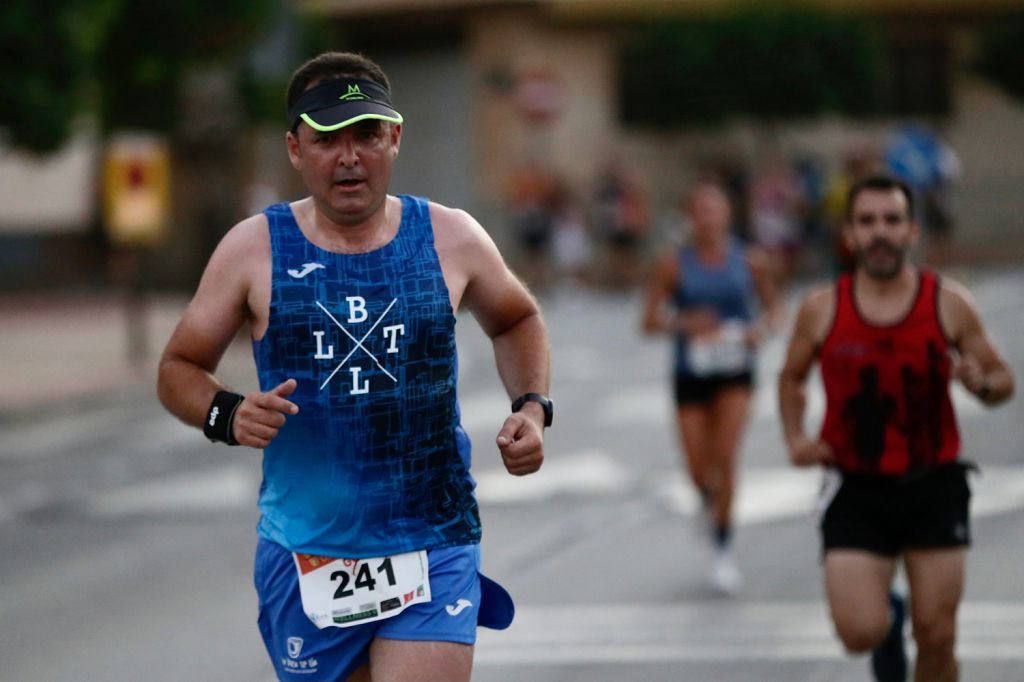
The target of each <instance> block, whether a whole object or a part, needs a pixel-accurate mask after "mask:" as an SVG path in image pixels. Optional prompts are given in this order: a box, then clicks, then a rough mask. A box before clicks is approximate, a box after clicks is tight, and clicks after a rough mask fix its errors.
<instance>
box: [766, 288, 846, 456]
mask: <svg viewBox="0 0 1024 682" xmlns="http://www.w3.org/2000/svg"><path fill="white" fill-rule="evenodd" d="M832 300H833V293H832V288H831V287H828V288H826V289H822V290H819V291H817V292H814V293H812V294H810V295H809V296H808V297H807V298H805V299H804V301H803V303H802V304H801V306H800V311H799V312H798V313H797V318H796V322H795V324H794V325H793V334H792V336H791V337H790V341H789V346H788V348H787V350H786V361H785V364H784V365H783V367H782V371H781V372H780V373H779V415H780V418H781V421H782V429H783V435H784V437H785V440H786V446H787V448H788V449H789V457H790V460H792V462H793V464H795V465H797V466H811V465H814V464H827V463H830V462H831V461H832V452H831V450H830V449H829V447H828V446H827V445H826V444H825V443H822V442H820V441H818V440H815V439H811V438H809V437H808V436H807V433H806V432H805V430H804V413H805V411H806V405H807V396H806V385H807V376H808V374H809V372H810V370H811V367H812V365H813V364H814V357H815V354H816V352H817V347H818V344H819V343H820V342H821V340H822V336H823V333H824V332H823V328H824V326H825V325H827V324H828V322H827V320H829V319H831V315H832V308H833V307H834V304H833V302H832Z"/></svg>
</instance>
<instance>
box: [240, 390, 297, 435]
mask: <svg viewBox="0 0 1024 682" xmlns="http://www.w3.org/2000/svg"><path fill="white" fill-rule="evenodd" d="M296 386H298V382H296V381H295V379H288V380H287V381H284V382H282V383H280V384H279V385H278V386H277V387H275V388H274V389H273V390H270V391H267V392H266V393H260V392H259V391H254V392H252V393H250V394H249V395H247V396H245V400H243V401H242V404H241V405H239V406H238V409H237V410H236V411H235V419H234V422H233V423H232V430H233V431H234V436H235V440H237V441H238V444H239V445H248V446H249V447H251V448H265V447H267V446H268V445H269V444H270V441H272V440H274V438H276V437H277V432H278V430H279V429H280V428H281V427H282V426H284V422H285V415H286V414H298V412H299V406H298V405H296V404H295V403H293V402H291V401H290V400H287V398H288V396H290V395H291V394H292V393H294V392H295V388H296Z"/></svg>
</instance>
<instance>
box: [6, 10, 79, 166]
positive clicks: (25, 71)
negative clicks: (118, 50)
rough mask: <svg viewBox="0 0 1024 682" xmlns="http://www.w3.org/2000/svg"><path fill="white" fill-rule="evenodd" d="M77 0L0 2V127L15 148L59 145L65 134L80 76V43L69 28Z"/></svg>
mask: <svg viewBox="0 0 1024 682" xmlns="http://www.w3.org/2000/svg"><path fill="white" fill-rule="evenodd" d="M76 6H80V4H79V3H69V2H53V1H50V0H5V1H4V2H3V3H0V81H2V82H3V87H2V88H0V128H2V129H4V131H5V132H6V134H7V138H8V141H9V142H10V143H11V144H12V145H13V146H16V147H20V148H23V149H27V150H29V151H33V152H36V153H47V152H52V151H55V150H57V149H59V148H60V147H61V146H62V145H63V144H64V142H65V141H66V140H67V138H68V136H69V135H70V133H71V125H72V123H73V122H74V113H75V112H76V111H77V110H78V108H79V105H80V103H81V96H82V83H83V81H84V78H85V75H86V64H85V57H86V44H85V41H83V40H82V36H81V35H80V34H79V33H78V32H77V31H76V30H75V25H74V21H73V11H74V10H75V9H76Z"/></svg>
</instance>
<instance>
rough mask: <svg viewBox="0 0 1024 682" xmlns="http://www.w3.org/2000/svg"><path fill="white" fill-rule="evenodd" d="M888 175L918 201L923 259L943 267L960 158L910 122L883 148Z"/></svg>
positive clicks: (919, 126)
mask: <svg viewBox="0 0 1024 682" xmlns="http://www.w3.org/2000/svg"><path fill="white" fill-rule="evenodd" d="M885 163H886V167H887V168H888V170H889V172H890V173H892V174H893V175H895V176H896V177H898V178H900V179H901V180H903V181H904V182H906V183H907V184H909V185H910V186H911V187H912V188H913V190H914V192H915V193H916V194H917V197H918V199H919V200H920V202H921V210H920V215H918V216H917V218H918V220H920V221H921V226H922V227H923V228H924V234H925V248H926V254H925V258H926V259H927V260H928V261H929V262H931V263H934V264H942V263H943V262H944V261H946V260H947V259H948V257H949V246H950V242H951V240H952V232H953V224H954V219H953V206H952V200H953V192H952V190H953V184H954V183H955V182H956V180H957V179H958V178H959V177H960V159H959V157H958V156H957V155H956V152H954V151H953V149H952V148H951V147H950V146H949V145H947V144H946V143H945V142H943V141H942V140H941V139H940V138H939V137H938V135H936V134H935V133H934V132H933V131H931V130H930V129H928V128H926V127H925V126H923V125H920V124H916V123H912V124H908V125H905V126H903V127H901V128H899V129H898V130H896V131H895V132H894V133H893V134H892V135H891V136H890V138H889V141H888V143H887V145H886V149H885Z"/></svg>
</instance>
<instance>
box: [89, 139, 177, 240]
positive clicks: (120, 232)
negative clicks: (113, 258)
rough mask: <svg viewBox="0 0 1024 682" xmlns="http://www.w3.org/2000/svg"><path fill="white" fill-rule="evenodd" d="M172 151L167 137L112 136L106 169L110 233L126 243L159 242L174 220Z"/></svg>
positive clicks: (105, 187) (104, 189) (105, 205)
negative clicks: (171, 187) (171, 173)
mask: <svg viewBox="0 0 1024 682" xmlns="http://www.w3.org/2000/svg"><path fill="white" fill-rule="evenodd" d="M170 166H171V163H170V152H169V149H168V145H167V142H166V140H164V138H163V137H161V136H159V135H155V134H149V133H122V134H119V135H114V136H112V137H111V140H110V142H109V143H108V145H107V154H106V159H105V163H104V168H103V195H104V201H103V208H104V218H105V221H104V222H105V225H106V229H107V236H108V237H109V239H110V241H111V242H112V243H114V244H118V245H122V246H147V245H150V244H154V243H155V242H157V241H159V239H160V237H161V236H162V234H163V232H164V230H165V229H166V227H167V224H168V222H169V220H170Z"/></svg>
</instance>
